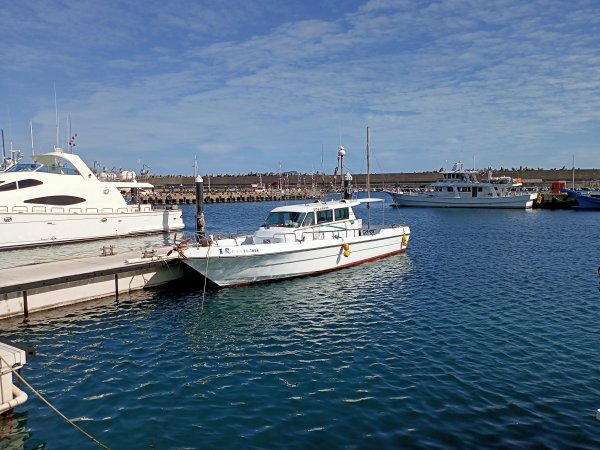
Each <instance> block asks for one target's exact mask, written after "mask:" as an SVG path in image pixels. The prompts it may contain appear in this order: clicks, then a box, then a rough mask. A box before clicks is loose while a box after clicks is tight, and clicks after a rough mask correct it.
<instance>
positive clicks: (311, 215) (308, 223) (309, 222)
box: [302, 212, 315, 227]
mask: <svg viewBox="0 0 600 450" xmlns="http://www.w3.org/2000/svg"><path fill="white" fill-rule="evenodd" d="M314 223H315V213H312V212H309V213H308V214H306V219H304V223H302V226H303V227H309V226H311V225H313V224H314Z"/></svg>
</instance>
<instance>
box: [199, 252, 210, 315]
mask: <svg viewBox="0 0 600 450" xmlns="http://www.w3.org/2000/svg"><path fill="white" fill-rule="evenodd" d="M211 245H212V240H209V242H208V248H207V249H206V269H204V287H203V288H202V304H201V307H200V311H201V312H204V296H205V295H206V279H207V278H208V258H209V257H210V247H211Z"/></svg>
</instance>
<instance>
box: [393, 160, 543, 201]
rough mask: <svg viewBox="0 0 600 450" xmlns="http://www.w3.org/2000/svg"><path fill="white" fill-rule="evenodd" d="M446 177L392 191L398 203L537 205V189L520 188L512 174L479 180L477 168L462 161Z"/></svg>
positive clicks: (446, 172)
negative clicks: (466, 166) (421, 186)
mask: <svg viewBox="0 0 600 450" xmlns="http://www.w3.org/2000/svg"><path fill="white" fill-rule="evenodd" d="M441 173H442V179H441V180H439V181H436V182H435V183H433V184H431V186H430V187H429V188H427V189H425V190H420V191H398V192H395V191H389V190H386V191H385V192H386V193H388V194H389V195H390V196H391V197H392V200H393V201H394V205H395V206H420V207H436V208H517V209H525V208H531V207H532V206H533V202H534V200H535V199H536V198H537V194H536V193H530V192H519V191H515V190H514V189H515V188H517V187H520V183H517V182H516V181H515V180H513V179H512V178H511V177H496V178H494V177H492V176H491V174H488V178H487V179H482V180H479V179H478V178H477V175H478V174H477V172H476V171H474V170H466V169H464V167H463V163H462V162H460V161H459V162H458V163H456V164H454V166H453V168H452V169H451V170H447V171H443V172H441Z"/></svg>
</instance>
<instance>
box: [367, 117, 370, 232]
mask: <svg viewBox="0 0 600 450" xmlns="http://www.w3.org/2000/svg"><path fill="white" fill-rule="evenodd" d="M369 150H370V149H369V127H367V198H369V199H370V198H371V155H370V151H369ZM367 229H368V230H370V229H371V203H367Z"/></svg>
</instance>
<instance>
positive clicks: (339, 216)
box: [335, 208, 350, 220]
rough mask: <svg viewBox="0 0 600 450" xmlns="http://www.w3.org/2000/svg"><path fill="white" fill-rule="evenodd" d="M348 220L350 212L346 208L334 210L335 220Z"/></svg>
mask: <svg viewBox="0 0 600 450" xmlns="http://www.w3.org/2000/svg"><path fill="white" fill-rule="evenodd" d="M349 218H350V211H349V209H348V208H338V209H336V210H335V220H344V219H349Z"/></svg>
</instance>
